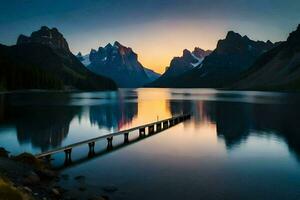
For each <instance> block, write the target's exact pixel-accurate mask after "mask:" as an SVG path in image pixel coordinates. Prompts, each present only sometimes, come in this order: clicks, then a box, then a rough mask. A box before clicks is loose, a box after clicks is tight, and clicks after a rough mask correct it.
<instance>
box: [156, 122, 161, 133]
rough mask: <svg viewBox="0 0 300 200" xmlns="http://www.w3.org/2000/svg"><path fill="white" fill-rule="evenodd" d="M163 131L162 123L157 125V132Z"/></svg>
mask: <svg viewBox="0 0 300 200" xmlns="http://www.w3.org/2000/svg"><path fill="white" fill-rule="evenodd" d="M160 131H161V122H159V123H157V124H156V132H160Z"/></svg>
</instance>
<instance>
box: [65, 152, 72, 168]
mask: <svg viewBox="0 0 300 200" xmlns="http://www.w3.org/2000/svg"><path fill="white" fill-rule="evenodd" d="M64 152H65V165H68V164H70V163H71V162H72V157H71V154H72V149H66V150H65V151H64Z"/></svg>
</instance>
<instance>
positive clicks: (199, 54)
mask: <svg viewBox="0 0 300 200" xmlns="http://www.w3.org/2000/svg"><path fill="white" fill-rule="evenodd" d="M211 52H212V51H211V50H203V49H201V48H199V47H195V48H194V50H193V52H192V53H193V54H194V55H195V56H197V57H198V58H205V57H206V56H208V55H209V54H211Z"/></svg>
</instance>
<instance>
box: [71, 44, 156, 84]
mask: <svg viewBox="0 0 300 200" xmlns="http://www.w3.org/2000/svg"><path fill="white" fill-rule="evenodd" d="M77 57H78V58H79V60H81V62H82V63H85V65H86V67H87V68H88V69H90V70H91V71H93V72H95V73H97V74H99V75H104V76H107V77H110V78H111V79H113V80H114V81H115V82H116V83H117V85H118V86H119V87H140V86H142V85H144V84H146V83H149V82H151V81H153V80H154V79H156V78H157V76H159V74H157V73H155V72H153V71H151V70H149V69H147V68H144V67H143V66H142V64H141V63H140V62H139V61H138V55H137V54H136V53H135V52H134V51H133V50H132V49H131V48H129V47H125V46H123V45H122V44H120V43H119V42H115V43H114V45H111V44H107V45H106V46H105V47H99V49H98V50H94V49H92V50H91V52H90V54H89V58H87V57H85V58H84V57H83V56H82V55H81V56H80V55H78V56H77Z"/></svg>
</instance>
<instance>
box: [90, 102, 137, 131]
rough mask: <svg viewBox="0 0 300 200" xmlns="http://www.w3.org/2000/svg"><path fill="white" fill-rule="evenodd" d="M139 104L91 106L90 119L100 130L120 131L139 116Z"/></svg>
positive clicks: (120, 103)
mask: <svg viewBox="0 0 300 200" xmlns="http://www.w3.org/2000/svg"><path fill="white" fill-rule="evenodd" d="M137 111H138V109H137V103H127V104H125V103H122V102H119V103H117V104H104V105H101V106H91V107H90V109H89V117H90V122H91V124H97V125H98V127H99V128H107V129H113V130H120V129H122V128H123V127H124V126H125V125H126V124H128V123H130V122H131V121H132V119H133V118H134V117H135V116H136V115H137Z"/></svg>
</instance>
